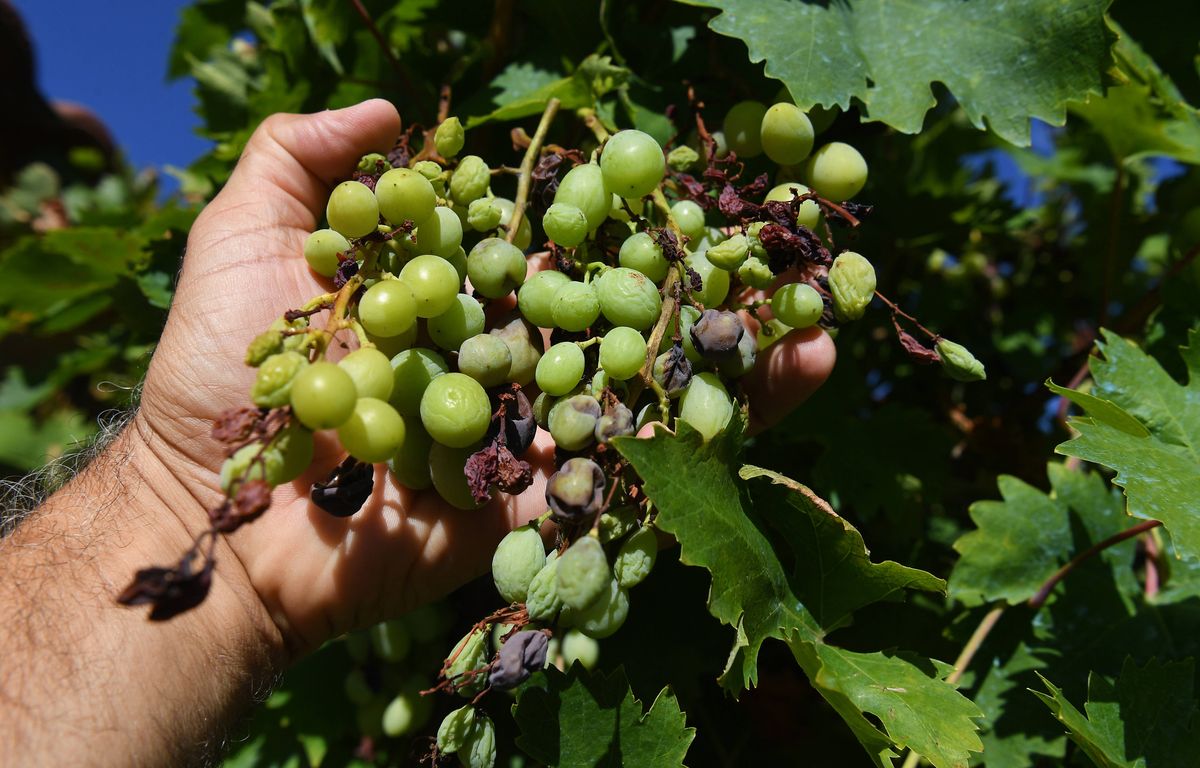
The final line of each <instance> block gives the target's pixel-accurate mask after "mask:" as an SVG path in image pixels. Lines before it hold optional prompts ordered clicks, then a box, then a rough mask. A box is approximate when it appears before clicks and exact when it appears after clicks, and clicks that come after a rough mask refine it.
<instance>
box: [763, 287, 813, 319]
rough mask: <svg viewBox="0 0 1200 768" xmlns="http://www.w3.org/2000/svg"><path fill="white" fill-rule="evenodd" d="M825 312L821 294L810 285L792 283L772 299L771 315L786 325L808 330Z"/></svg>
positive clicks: (782, 288)
mask: <svg viewBox="0 0 1200 768" xmlns="http://www.w3.org/2000/svg"><path fill="white" fill-rule="evenodd" d="M824 311H825V302H824V301H822V300H821V294H819V293H817V289H816V288H813V287H812V286H811V285H809V284H808V283H790V284H788V285H785V286H783V287H781V288H780V289H779V290H777V291H775V295H774V296H772V297H771V313H772V314H774V315H775V317H777V318H779V321H780V322H782V323H783V324H784V325H788V326H791V327H792V328H807V327H809V326H810V325H815V324H816V322H817V321H818V320H820V319H821V314H822V313H823V312H824Z"/></svg>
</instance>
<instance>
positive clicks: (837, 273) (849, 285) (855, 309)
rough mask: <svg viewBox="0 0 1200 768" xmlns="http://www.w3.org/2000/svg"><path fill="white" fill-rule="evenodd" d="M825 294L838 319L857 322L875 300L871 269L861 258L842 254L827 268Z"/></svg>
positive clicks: (847, 253)
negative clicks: (828, 296)
mask: <svg viewBox="0 0 1200 768" xmlns="http://www.w3.org/2000/svg"><path fill="white" fill-rule="evenodd" d="M829 292H830V293H831V294H832V295H833V314H834V315H835V316H836V317H837V319H838V320H840V321H842V322H847V321H849V320H857V319H858V318H860V317H862V316H863V313H864V312H866V310H867V305H868V304H870V303H871V299H873V298H875V267H873V266H871V262H869V261H867V259H866V258H864V257H863V256H862V255H860V254H857V253H855V252H854V251H845V252H843V253H841V254H839V255H838V257H837V258H836V259H834V260H833V265H832V266H830V267H829Z"/></svg>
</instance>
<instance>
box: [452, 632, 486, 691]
mask: <svg viewBox="0 0 1200 768" xmlns="http://www.w3.org/2000/svg"><path fill="white" fill-rule="evenodd" d="M489 630H490V628H489V627H485V628H483V629H474V628H472V629H471V630H470V631H469V632H467V634H466V635H464V636H463V638H462V639H461V640H459V641H458V642H457V643H456V644H455V645H454V650H455V651H458V655H457V656H456V657H455V659H454V661H452V662H450V665H449V666H448V667H447V668H446V679H447V680H454V681H455V682H456V683H457V684H458V686H459V687H458V688H457V689H456V690H457V691H458V694H459V695H460V696H468V697H470V696H474V695H475V694H477V693H479V692H480V691H482V690H483V686H484V684H485V683H486V682H487V674H486V673H484V674H478V675H474V676H473V677H467V673H470V672H473V671H476V670H480V669H482V668H483V666H484V665H485V664H487V662H488V656H489V655H490V654H488V633H489Z"/></svg>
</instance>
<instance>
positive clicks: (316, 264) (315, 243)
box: [304, 229, 350, 277]
mask: <svg viewBox="0 0 1200 768" xmlns="http://www.w3.org/2000/svg"><path fill="white" fill-rule="evenodd" d="M348 250H350V241H349V240H347V239H346V238H344V237H342V235H341V233H340V232H336V231H334V230H332V229H318V230H317V231H316V232H313V233H312V234H311V235H309V236H308V237H307V238H306V239H305V241H304V259H305V260H306V261H307V262H308V266H310V267H312V271H313V272H316V273H317V274H318V275H323V276H325V277H333V273H334V272H337V268H338V254H339V253H345V252H346V251H348Z"/></svg>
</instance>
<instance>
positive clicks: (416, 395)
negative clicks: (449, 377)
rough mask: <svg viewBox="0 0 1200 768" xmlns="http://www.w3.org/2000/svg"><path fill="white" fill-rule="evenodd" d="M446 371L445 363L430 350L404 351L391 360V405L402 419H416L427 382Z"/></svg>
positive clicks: (414, 348)
mask: <svg viewBox="0 0 1200 768" xmlns="http://www.w3.org/2000/svg"><path fill="white" fill-rule="evenodd" d="M449 370H450V366H448V365H446V361H445V359H443V358H442V356H441V355H439V354H438V353H437V352H434V351H433V350H431V349H425V348H424V347H413V348H412V349H406V350H404V351H403V352H401V353H400V354H398V355H396V356H395V357H393V358H392V374H393V376H392V396H391V403H392V405H393V406H395V408H396V410H397V411H399V412H400V413H401V415H403V416H416V415H417V414H419V413H420V411H421V398H422V397H423V396H424V395H425V388H426V387H428V386H429V382H431V381H433V380H434V379H435V378H437V377H438V376H441V375H442V374H443V373H446V372H447V371H449Z"/></svg>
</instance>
